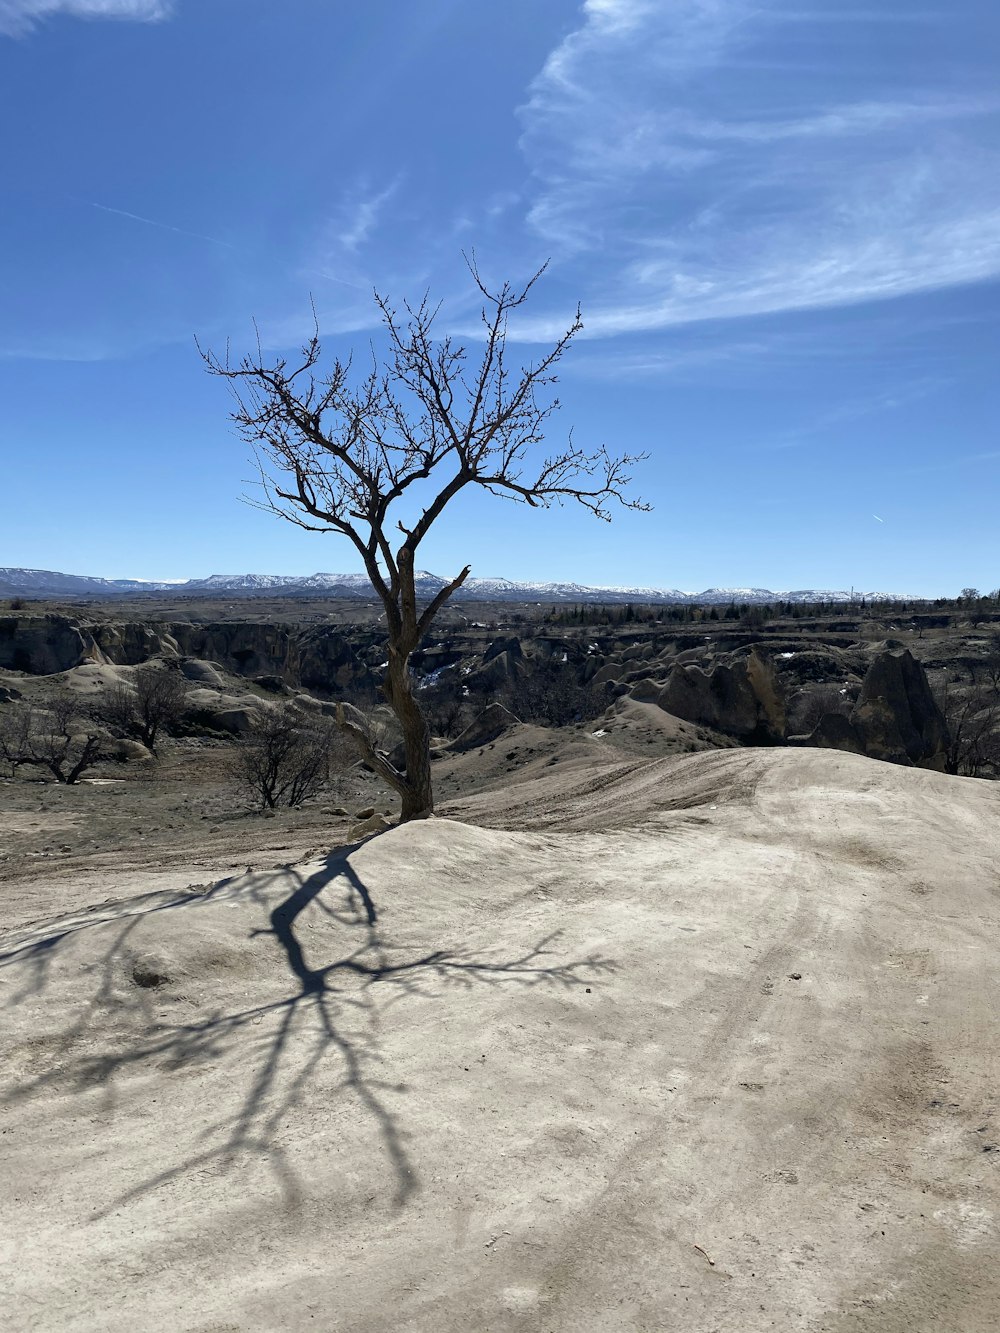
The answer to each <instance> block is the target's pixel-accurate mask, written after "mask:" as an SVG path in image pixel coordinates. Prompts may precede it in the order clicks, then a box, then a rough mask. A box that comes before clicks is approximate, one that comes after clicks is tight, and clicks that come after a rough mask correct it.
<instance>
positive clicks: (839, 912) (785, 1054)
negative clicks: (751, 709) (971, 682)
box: [0, 750, 1000, 1333]
mask: <svg viewBox="0 0 1000 1333" xmlns="http://www.w3.org/2000/svg"><path fill="white" fill-rule="evenodd" d="M446 813H448V814H449V815H450V816H452V817H448V818H440V819H436V820H433V821H430V822H428V823H425V824H420V825H410V826H407V827H404V828H399V829H394V830H391V831H389V832H387V833H385V834H383V835H381V836H379V837H376V838H374V839H372V840H370V841H368V842H366V843H364V844H362V845H360V846H356V847H354V848H348V849H346V850H344V849H341V850H340V851H338V852H335V853H333V854H331V855H330V856H328V857H326V858H325V859H321V860H310V861H308V862H306V863H302V864H289V865H287V866H285V867H283V868H279V869H276V870H270V871H267V872H258V873H251V874H243V875H234V876H232V877H230V878H226V879H223V880H220V881H216V882H211V883H207V884H201V885H193V886H188V887H186V888H185V887H181V886H180V885H179V884H178V883H175V882H174V881H170V882H166V881H165V880H164V877H163V875H162V874H161V875H160V876H159V878H153V879H150V881H149V883H148V884H144V883H143V878H142V867H141V865H140V866H136V865H135V864H130V865H129V866H128V867H127V868H126V869H125V870H123V872H122V873H121V875H120V876H117V875H116V872H114V871H113V870H110V869H105V870H104V871H103V872H102V874H101V876H100V877H97V876H91V877H90V879H88V880H87V882H86V884H85V886H81V885H80V884H76V885H75V886H74V887H73V892H72V894H68V896H67V899H66V902H67V903H70V902H72V904H73V910H72V911H69V912H67V911H66V910H65V908H63V909H61V910H62V914H61V915H55V916H53V915H46V916H45V918H44V919H41V920H33V919H32V918H33V916H34V915H35V914H36V913H33V911H32V884H31V880H30V877H28V878H26V879H24V880H23V881H18V882H16V883H14V882H8V883H7V884H5V886H4V894H5V903H4V905H3V907H2V908H0V919H2V920H3V922H5V923H7V924H6V929H5V930H4V932H3V936H2V940H0V955H2V957H0V962H2V969H0V982H2V996H0V998H2V1002H3V1008H2V1030H0V1056H2V1065H0V1067H2V1070H3V1075H2V1078H3V1082H2V1089H0V1096H2V1108H3V1115H2V1131H3V1133H2V1137H0V1144H2V1147H0V1153H2V1161H3V1173H4V1181H5V1207H4V1227H3V1273H4V1278H3V1285H4V1286H5V1287H6V1288H7V1291H6V1295H5V1297H4V1309H5V1316H4V1317H5V1321H6V1322H7V1324H8V1326H9V1327H11V1328H17V1329H39V1330H62V1329H73V1330H126V1329H131V1330H134V1329H143V1330H144V1329H163V1328H169V1329H177V1330H184V1331H185V1333H187V1331H191V1333H193V1331H194V1330H198V1333H229V1331H232V1333H235V1331H236V1330H252V1331H254V1333H256V1331H257V1330H299V1329H307V1328H309V1329H324V1330H328V1329H329V1330H338V1331H340V1330H343V1331H344V1333H347V1331H348V1330H349V1331H350V1333H376V1330H377V1331H378V1333H381V1331H382V1330H390V1329H391V1330H394V1331H395V1330H405V1331H407V1333H409V1331H411V1330H412V1331H413V1333H432V1331H433V1333H442V1331H443V1333H470V1330H489V1331H490V1333H506V1331H507V1330H510V1331H511V1333H513V1331H514V1330H531V1331H532V1333H536V1331H537V1333H608V1331H613V1330H630V1331H631V1330H642V1331H643V1333H646V1331H647V1330H648V1331H649V1333H652V1331H654V1330H661V1329H667V1328H669V1329H671V1330H674V1331H675V1333H712V1331H713V1330H720V1331H725V1333H757V1331H758V1330H771V1329H786V1330H787V1329H794V1330H807V1331H809V1333H848V1331H850V1333H868V1331H870V1333H876V1331H877V1333H904V1330H905V1331H906V1333H913V1331H916V1333H931V1331H932V1330H933V1331H934V1333H940V1331H941V1330H948V1333H987V1330H993V1329H995V1328H996V1311H997V1309H1000V1266H998V1262H997V1261H998V1258H1000V1106H998V1103H997V1093H996V1090H997V1087H998V1085H1000V1044H998V1043H997V1040H996V1034H997V1031H998V1018H1000V1015H998V988H997V980H996V979H997V976H998V975H1000V790H998V788H997V786H996V785H994V784H987V783H977V782H974V781H971V780H968V779H958V778H947V777H943V776H940V775H937V774H932V773H927V772H922V771H917V770H914V769H903V768H898V767H893V766H890V765H887V764H879V763H877V762H874V761H871V760H866V759H862V758H858V757H855V756H851V755H845V754H839V753H836V752H832V751H815V750H727V751H721V752H706V753H699V754H692V755H689V756H685V757H679V758H678V757H671V758H664V759H658V760H653V761H648V760H645V759H643V758H642V757H641V756H638V755H637V756H636V757H635V759H634V760H633V759H621V758H619V759H617V760H615V761H614V762H612V763H608V764H605V765H602V766H600V767H599V768H598V769H596V770H595V769H594V768H589V769H588V767H587V766H586V765H572V766H567V771H565V772H563V771H561V769H560V766H559V765H558V764H556V765H551V766H544V767H543V768H542V769H541V770H540V771H539V772H538V775H537V776H534V777H530V778H529V779H528V780H525V781H521V782H519V783H518V784H517V785H516V786H512V787H509V788H506V789H504V790H502V791H501V792H499V793H497V792H484V793H480V794H476V795H472V796H470V797H468V798H466V799H465V800H464V801H463V802H461V803H459V802H453V803H452V805H451V806H449V807H447V810H446ZM84 888H85V889H86V892H85V893H84ZM44 901H45V911H46V912H48V910H49V907H50V906H51V901H52V899H51V895H47V896H46V898H45V900H44Z"/></svg>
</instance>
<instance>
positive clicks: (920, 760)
mask: <svg viewBox="0 0 1000 1333" xmlns="http://www.w3.org/2000/svg"><path fill="white" fill-rule="evenodd" d="M851 722H852V724H853V726H854V730H855V731H856V732H857V734H858V736H859V737H860V738H861V741H862V743H863V745H864V753H865V754H867V755H869V756H870V757H871V758H872V759H885V760H888V761H889V762H890V763H893V764H914V765H916V766H917V767H918V768H933V769H937V770H939V771H940V772H943V771H944V766H945V755H946V752H947V748H948V725H947V723H946V722H945V719H944V715H943V714H942V712H941V710H940V708H939V707H938V705H937V701H936V700H935V698H934V695H933V694H932V692H931V687H930V684H929V683H928V680H927V676H926V673H925V672H924V669H923V667H922V666H921V665H920V663H919V662H918V661H917V660H916V658H914V656H913V654H912V653H911V652H910V651H909V650H907V651H905V652H902V653H882V654H880V655H879V656H878V657H876V659H875V661H874V662H872V664H871V666H870V667H869V668H868V672H867V674H866V675H865V678H864V681H863V682H862V685H861V695H860V697H859V699H858V702H857V703H856V704H855V706H854V711H853V712H852V713H851Z"/></svg>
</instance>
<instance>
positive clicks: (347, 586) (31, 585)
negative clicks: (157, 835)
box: [0, 567, 920, 606]
mask: <svg viewBox="0 0 1000 1333" xmlns="http://www.w3.org/2000/svg"><path fill="white" fill-rule="evenodd" d="M447 582H448V580H447V579H446V578H443V577H442V576H441V575H439V574H431V573H429V572H428V571H427V570H419V571H418V572H417V575H416V585H417V594H418V596H420V597H433V596H434V594H435V593H436V592H437V590H438V589H439V588H441V587H443V586H444V585H445V584H446V583H447ZM162 592H170V593H173V594H174V595H176V596H181V597H184V596H191V597H195V596H201V597H213V596H227V597H254V596H279V597H280V596H300V597H301V596H308V595H310V594H312V595H317V594H319V595H322V594H326V595H328V596H331V597H365V598H370V597H374V595H375V594H374V590H373V589H372V586H371V584H370V582H369V581H368V576H367V575H366V574H310V575H308V576H302V575H298V574H211V575H209V577H208V578H204V579H188V580H187V581H186V582H161V583H157V582H144V581H142V580H141V579H104V578H93V577H89V576H86V575H83V574H59V573H56V572H54V571H52V570H47V569H14V568H2V567H0V597H121V596H123V595H141V594H143V593H162ZM455 598H456V600H457V601H483V602H494V601H498V602H609V603H610V602H618V603H622V602H639V603H650V602H661V603H664V604H667V605H677V604H682V603H685V602H689V603H692V604H695V605H702V606H708V605H720V604H721V605H727V604H728V603H730V602H736V603H737V604H738V605H742V604H747V603H767V602H777V601H787V602H803V603H817V604H819V603H831V602H834V603H849V602H851V601H852V600H853V601H855V602H859V601H861V600H866V601H869V602H872V601H915V600H920V599H918V598H913V597H903V596H896V595H894V594H890V593H883V592H857V591H853V590H852V591H851V592H845V591H843V590H826V589H815V588H805V589H799V590H797V591H795V592H774V591H772V590H771V589H770V588H706V589H705V590H704V592H682V591H681V590H680V589H678V588H648V587H634V588H622V587H601V586H598V587H591V586H587V585H585V584H580V583H542V582H539V583H535V582H518V581H515V580H513V579H505V578H469V579H466V581H465V583H464V584H463V585H462V587H461V588H460V589H459V590H458V592H457V593H456V594H455Z"/></svg>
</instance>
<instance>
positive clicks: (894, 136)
mask: <svg viewBox="0 0 1000 1333" xmlns="http://www.w3.org/2000/svg"><path fill="white" fill-rule="evenodd" d="M998 67H1000V11H998V9H997V6H996V4H995V0H951V2H950V3H949V4H948V5H947V6H945V5H944V4H943V3H933V2H932V3H928V4H927V5H926V6H923V5H921V3H920V0H905V2H904V0H859V3H858V4H856V5H851V4H840V3H836V4H835V3H833V0H816V2H815V3H810V0H587V2H586V3H581V2H580V0H547V3H544V4H541V3H539V0H505V3H504V4H502V5H485V4H474V3H471V2H470V0H464V2H463V0H405V3H403V0H369V2H368V3H366V4H365V5H363V6H362V5H358V6H354V5H351V6H349V5H346V4H334V3H331V0H282V3H281V4H280V5H275V4H274V3H273V0H269V2H265V0H173V2H171V0H0V115H2V120H3V124H4V126H5V130H6V132H5V134H4V137H3V149H2V161H3V171H2V174H0V201H2V203H0V404H2V409H0V457H2V464H3V472H2V476H3V500H4V505H3V518H2V528H0V533H2V538H3V540H2V541H0V564H10V565H27V566H34V567H39V568H50V569H62V570H64V571H67V572H78V573H96V574H105V575H109V576H123V577H138V578H164V577H174V578H182V577H187V576H197V575H204V574H209V573H217V572H236V571H244V570H254V571H258V572H272V573H311V572H313V571H315V570H317V569H322V570H354V569H357V568H358V562H357V560H356V559H355V558H354V557H353V552H352V551H351V549H350V548H349V547H348V546H347V545H346V543H344V542H343V541H342V540H341V539H338V538H334V537H327V536H311V535H309V534H305V533H300V532H298V531H296V530H295V529H294V528H292V527H290V526H289V525H287V524H281V523H279V522H278V521H277V520H275V519H273V518H269V517H268V516H266V515H263V514H260V513H258V512H256V511H255V510H253V509H251V508H249V507H247V506H246V505H244V504H241V503H240V500H239V495H240V493H241V492H242V491H243V490H245V489H246V488H245V486H244V484H243V483H244V479H245V478H247V477H248V476H249V475H250V469H249V466H248V463H247V458H246V447H245V445H244V444H243V443H242V442H241V441H240V440H239V439H238V438H236V437H235V435H234V434H233V431H232V428H231V426H230V425H229V423H228V417H227V413H228V409H229V403H228V398H227V395H226V392H225V388H224V386H223V385H222V384H221V383H220V382H218V381H215V380H212V379H210V378H209V377H208V376H206V374H205V373H204V371H203V369H202V367H201V364H200V362H199V360H198V358H197V355H196V352H195V349H194V344H193V337H194V335H197V336H198V337H199V338H200V339H201V340H203V341H204V342H206V343H207V344H209V345H210V346H214V347H221V346H223V345H224V344H225V340H226V339H227V338H231V339H232V342H233V346H234V347H235V348H236V349H237V350H238V349H240V348H241V347H243V346H247V345H248V344H249V338H250V335H251V333H252V325H251V321H252V320H253V319H256V320H257V322H258V325H259V327H260V329H261V333H262V336H263V338H264V341H265V343H266V344H267V346H268V348H270V349H272V350H274V351H278V350H281V349H283V348H286V347H289V346H294V345H295V343H296V341H297V340H298V339H299V338H300V336H302V334H303V333H304V332H305V331H306V330H307V328H308V326H309V320H310V318H311V317H310V313H309V309H310V307H309V303H310V299H311V298H312V299H313V300H314V301H315V304H316V308H317V310H318V313H319V317H320V321H321V325H322V329H323V332H324V334H325V337H326V340H327V343H328V345H329V348H330V350H331V352H333V351H336V352H340V353H344V352H346V351H347V350H349V349H350V348H351V347H352V346H360V347H362V348H364V349H367V346H368V343H369V340H370V339H371V338H372V337H373V336H375V318H374V311H373V305H372V301H371V290H372V287H373V286H377V287H378V288H379V289H380V290H382V291H385V292H387V293H388V294H389V295H391V296H393V297H395V298H401V297H403V296H413V297H419V296H420V295H421V293H422V292H423V291H424V290H425V289H429V290H430V291H431V293H432V295H434V296H435V297H436V298H440V299H441V300H442V301H443V306H442V311H441V316H440V319H441V328H442V331H444V330H449V329H450V330H453V331H458V332H461V331H462V330H463V329H467V328H469V327H471V323H472V317H473V315H474V313H475V303H474V302H473V301H472V297H471V293H470V290H469V281H468V275H467V274H466V272H465V269H464V266H463V262H462V258H461V251H462V249H463V248H468V247H475V250H476V253H477V255H478V257H479V260H480V263H481V265H482V268H483V271H484V273H485V274H486V275H487V276H488V277H492V278H497V279H499V278H503V277H508V276H510V277H513V278H520V277H525V276H527V275H528V274H529V273H530V272H531V271H532V270H533V269H534V268H535V267H536V266H537V265H538V264H539V263H541V262H542V261H543V260H545V259H549V260H550V261H551V263H550V269H549V272H548V274H547V275H546V277H545V279H544V280H543V282H542V283H541V284H540V286H539V287H538V288H537V289H536V293H535V295H534V297H533V300H532V302H531V304H530V305H529V306H528V307H526V308H525V311H524V318H523V320H522V321H521V323H520V324H519V326H518V327H517V330H516V332H517V335H518V338H519V340H520V341H523V343H524V346H523V348H522V347H520V346H519V348H518V351H519V352H520V353H521V354H522V355H523V356H525V357H530V356H531V355H532V354H533V352H534V353H537V350H538V344H539V343H540V342H544V341H545V340H546V339H549V338H551V337H553V336H554V335H555V334H556V333H558V332H559V331H560V330H561V329H562V328H563V327H564V326H565V323H566V321H567V319H568V318H569V316H570V315H571V313H572V310H573V308H574V307H575V305H576V302H577V301H580V303H581V304H582V306H583V316H584V324H585V329H584V333H583V335H582V336H581V337H580V339H579V340H578V342H577V343H576V344H575V346H574V348H573V349H572V351H571V353H570V354H569V356H568V358H567V360H566V362H565V363H564V369H563V375H562V383H561V386H560V396H561V398H562V401H563V405H564V406H563V410H562V412H561V414H560V415H559V417H557V418H556V419H555V420H554V422H553V439H554V442H558V440H559V439H560V438H561V436H562V435H563V434H564V433H565V432H566V431H567V430H568V429H569V427H570V426H573V427H574V431H575V438H576V440H577V442H578V443H580V444H583V445H587V446H597V445H599V444H601V443H607V444H608V445H609V446H610V447H611V448H612V449H614V450H627V451H630V452H635V451H639V450H643V451H647V452H648V453H649V454H650V458H649V461H648V462H646V463H645V464H643V465H642V466H641V468H640V469H639V470H638V472H637V486H638V489H639V490H641V492H642V494H643V496H644V497H645V498H646V499H648V500H650V501H651V502H652V503H653V505H654V511H653V513H651V514H648V515H642V514H630V513H629V514H626V513H623V514H622V515H621V516H620V517H618V518H616V521H615V522H614V523H613V524H612V525H611V526H606V525H604V524H601V523H599V522H597V521H596V520H594V519H592V518H591V517H590V516H588V515H587V514H585V513H583V512H582V511H581V512H579V513H577V512H575V511H571V510H562V511H555V512H552V513H548V514H538V513H536V512H533V511H528V510H524V509H521V508H515V507H512V506H509V505H505V504H503V503H502V502H500V501H497V500H493V499H491V498H490V497H488V496H483V497H469V498H468V499H467V500H463V502H462V503H461V505H460V506H459V507H458V508H456V509H455V510H454V511H453V512H452V513H451V514H450V517H447V518H446V519H444V520H442V521H441V523H440V524H439V528H440V531H439V532H438V533H436V534H435V535H434V536H433V538H432V539H431V540H429V541H428V543H427V544H426V545H425V547H424V548H423V556H422V559H421V564H422V565H423V566H424V567H426V568H429V569H432V570H434V571H435V572H439V573H449V572H452V571H454V570H455V569H457V568H458V567H460V566H461V565H462V564H464V563H465V562H467V561H469V562H471V563H472V565H473V571H474V573H476V574H478V575H484V576H485V575H496V574H504V575H507V576H508V577H512V578H521V577H524V578H528V577H540V578H552V579H575V580H578V581H580V582H587V583H611V584H621V583H626V584H630V583H644V584H656V585H661V586H671V587H681V588H686V589H690V590H697V589H700V588H704V587H708V586H710V585H747V584H754V585H758V586H766V587H771V588H775V589H786V588H796V587H800V588H801V587H849V586H851V585H852V584H853V585H854V586H855V587H859V588H868V589H886V590H890V591H903V592H915V593H924V594H928V595H936V594H944V593H954V592H955V591H957V590H958V589H959V588H960V587H961V586H963V585H965V584H974V585H977V586H981V587H983V588H984V589H986V588H994V587H996V586H997V585H998V584H1000V525H998V523H997V513H998V511H1000V505H998V500H1000V485H998V483H1000V440H998V438H997V430H996V420H997V408H998V405H1000V377H998V376H997V373H996V353H997V349H998V347H1000V336H998V335H1000V328H998V325H1000V304H998V296H1000V135H998V127H1000V92H998V89H997V83H996V70H997V68H998Z"/></svg>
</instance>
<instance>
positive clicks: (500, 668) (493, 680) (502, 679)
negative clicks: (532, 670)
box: [466, 652, 522, 690]
mask: <svg viewBox="0 0 1000 1333" xmlns="http://www.w3.org/2000/svg"><path fill="white" fill-rule="evenodd" d="M521 664H522V658H520V657H515V656H514V654H512V653H509V652H502V653H499V654H498V655H497V656H496V657H494V658H492V660H491V661H489V662H484V663H483V665H482V666H481V667H477V668H476V670H475V671H470V672H469V674H468V676H467V677H466V681H467V683H468V685H469V687H470V688H471V689H480V690H498V689H500V688H501V687H502V686H503V685H506V684H507V682H508V681H510V680H515V679H516V678H517V676H518V675H519V674H520V669H521Z"/></svg>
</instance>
